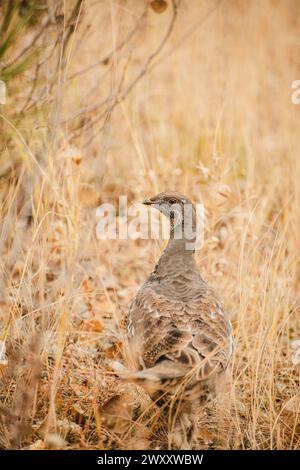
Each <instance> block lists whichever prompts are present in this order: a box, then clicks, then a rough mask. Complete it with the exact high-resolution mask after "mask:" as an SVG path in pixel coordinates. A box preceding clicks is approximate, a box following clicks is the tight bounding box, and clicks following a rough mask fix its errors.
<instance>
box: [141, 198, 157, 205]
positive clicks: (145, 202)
mask: <svg viewBox="0 0 300 470" xmlns="http://www.w3.org/2000/svg"><path fill="white" fill-rule="evenodd" d="M142 204H145V206H151V204H154V202H153V201H151V199H145V200H144V201H143V202H142Z"/></svg>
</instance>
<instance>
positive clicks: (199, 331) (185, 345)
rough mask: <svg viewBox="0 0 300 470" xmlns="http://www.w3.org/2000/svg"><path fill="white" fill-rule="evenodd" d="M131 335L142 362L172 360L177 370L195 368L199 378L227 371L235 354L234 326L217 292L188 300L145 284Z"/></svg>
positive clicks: (149, 365) (134, 307)
mask: <svg viewBox="0 0 300 470" xmlns="http://www.w3.org/2000/svg"><path fill="white" fill-rule="evenodd" d="M128 337H129V343H130V346H131V349H133V350H134V351H133V354H134V355H135V356H136V358H137V361H136V362H138V363H139V366H140V367H142V368H153V367H154V366H155V367H156V366H157V364H158V363H162V362H163V363H164V367H165V364H166V361H171V362H174V363H175V364H176V367H177V369H178V371H181V370H182V371H183V370H185V371H187V370H189V369H194V368H195V370H196V371H197V376H198V379H199V380H208V379H209V378H210V377H211V376H212V375H214V374H215V373H218V372H221V371H222V370H225V369H226V367H227V364H228V361H229V357H230V355H231V327H230V323H229V322H228V321H227V320H226V319H225V318H224V315H223V311H222V306H221V304H220V302H219V301H218V299H217V298H216V296H215V294H214V291H213V290H212V289H210V288H209V287H207V289H206V292H205V293H203V291H201V293H199V295H197V294H196V295H194V296H193V297H192V298H191V299H190V300H189V301H188V302H182V301H180V300H177V299H174V298H173V299H172V298H168V297H166V296H165V295H162V294H157V293H156V292H155V291H154V290H153V289H152V288H151V287H146V288H145V287H144V288H143V289H141V290H140V291H139V292H138V294H137V296H136V298H135V299H134V301H133V303H132V305H131V308H130V311H129V323H128Z"/></svg>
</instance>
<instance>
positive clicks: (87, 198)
mask: <svg viewBox="0 0 300 470" xmlns="http://www.w3.org/2000/svg"><path fill="white" fill-rule="evenodd" d="M78 199H79V201H80V203H81V204H82V205H83V206H84V207H97V206H98V205H99V203H100V197H99V194H98V192H97V191H96V190H95V188H93V187H91V186H81V188H79V190H78Z"/></svg>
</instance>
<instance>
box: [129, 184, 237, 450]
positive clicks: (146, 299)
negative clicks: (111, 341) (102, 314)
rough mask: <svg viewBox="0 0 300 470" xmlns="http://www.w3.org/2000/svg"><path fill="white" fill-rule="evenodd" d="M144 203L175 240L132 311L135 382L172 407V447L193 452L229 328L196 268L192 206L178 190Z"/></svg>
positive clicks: (226, 352)
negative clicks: (161, 218) (199, 414)
mask: <svg viewBox="0 0 300 470" xmlns="http://www.w3.org/2000/svg"><path fill="white" fill-rule="evenodd" d="M143 204H145V205H146V206H150V207H154V208H155V209H157V210H158V211H159V212H161V213H162V214H164V215H165V216H166V217H167V218H168V220H169V222H170V238H169V241H168V244H167V246H166V248H165V250H164V251H163V253H162V255H161V256H160V258H159V260H158V262H157V264H156V266H155V268H154V270H153V271H152V272H151V274H150V275H149V277H148V279H147V280H146V281H145V282H144V284H143V285H142V286H141V287H140V289H139V290H138V291H137V293H136V295H135V297H134V298H133V300H132V302H131V304H130V307H129V311H128V319H127V328H126V341H127V351H128V357H130V360H131V363H132V364H133V366H132V367H133V372H132V373H131V378H132V379H135V380H137V381H139V382H140V383H141V384H142V386H145V387H146V388H147V387H148V389H149V391H150V392H149V393H151V397H152V398H153V400H156V403H163V404H164V405H163V406H164V409H167V412H168V413H169V415H168V416H169V422H170V423H171V424H170V432H169V446H170V448H175V449H191V448H193V447H192V446H193V445H195V439H196V437H195V436H196V435H197V420H196V415H197V411H198V410H199V407H200V406H201V402H203V399H205V397H207V394H209V393H214V392H215V389H216V384H217V383H218V380H220V379H222V378H224V377H225V374H226V370H227V368H228V364H229V362H230V357H231V355H232V349H233V339H232V327H231V323H230V320H229V319H228V318H227V315H226V313H225V311H224V308H223V304H222V302H221V300H220V298H219V295H218V294H217V292H216V291H215V289H214V288H212V287H210V286H209V285H208V284H207V283H206V282H205V280H204V279H203V278H202V276H201V274H200V271H199V269H198V267H197V264H196V260H195V251H196V236H195V233H196V228H197V227H196V224H197V217H196V209H195V206H194V204H193V203H192V202H191V200H190V199H189V198H188V197H186V196H184V195H183V194H181V193H179V192H177V191H165V192H161V193H159V194H157V195H155V196H153V197H150V198H148V199H146V200H145V201H143ZM187 209H189V210H187ZM186 214H188V215H186ZM188 227H189V228H190V229H192V230H191V233H190V235H189V234H187V232H188V231H187V230H186V229H187V228H188ZM221 383H222V382H221Z"/></svg>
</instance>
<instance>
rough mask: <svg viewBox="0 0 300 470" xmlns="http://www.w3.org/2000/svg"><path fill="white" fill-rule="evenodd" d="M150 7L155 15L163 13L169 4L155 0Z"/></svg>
mask: <svg viewBox="0 0 300 470" xmlns="http://www.w3.org/2000/svg"><path fill="white" fill-rule="evenodd" d="M150 6H151V8H152V10H153V11H155V13H158V14H160V13H163V12H164V11H165V10H166V9H167V8H168V2H166V1H165V0H153V1H152V2H151V3H150Z"/></svg>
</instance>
